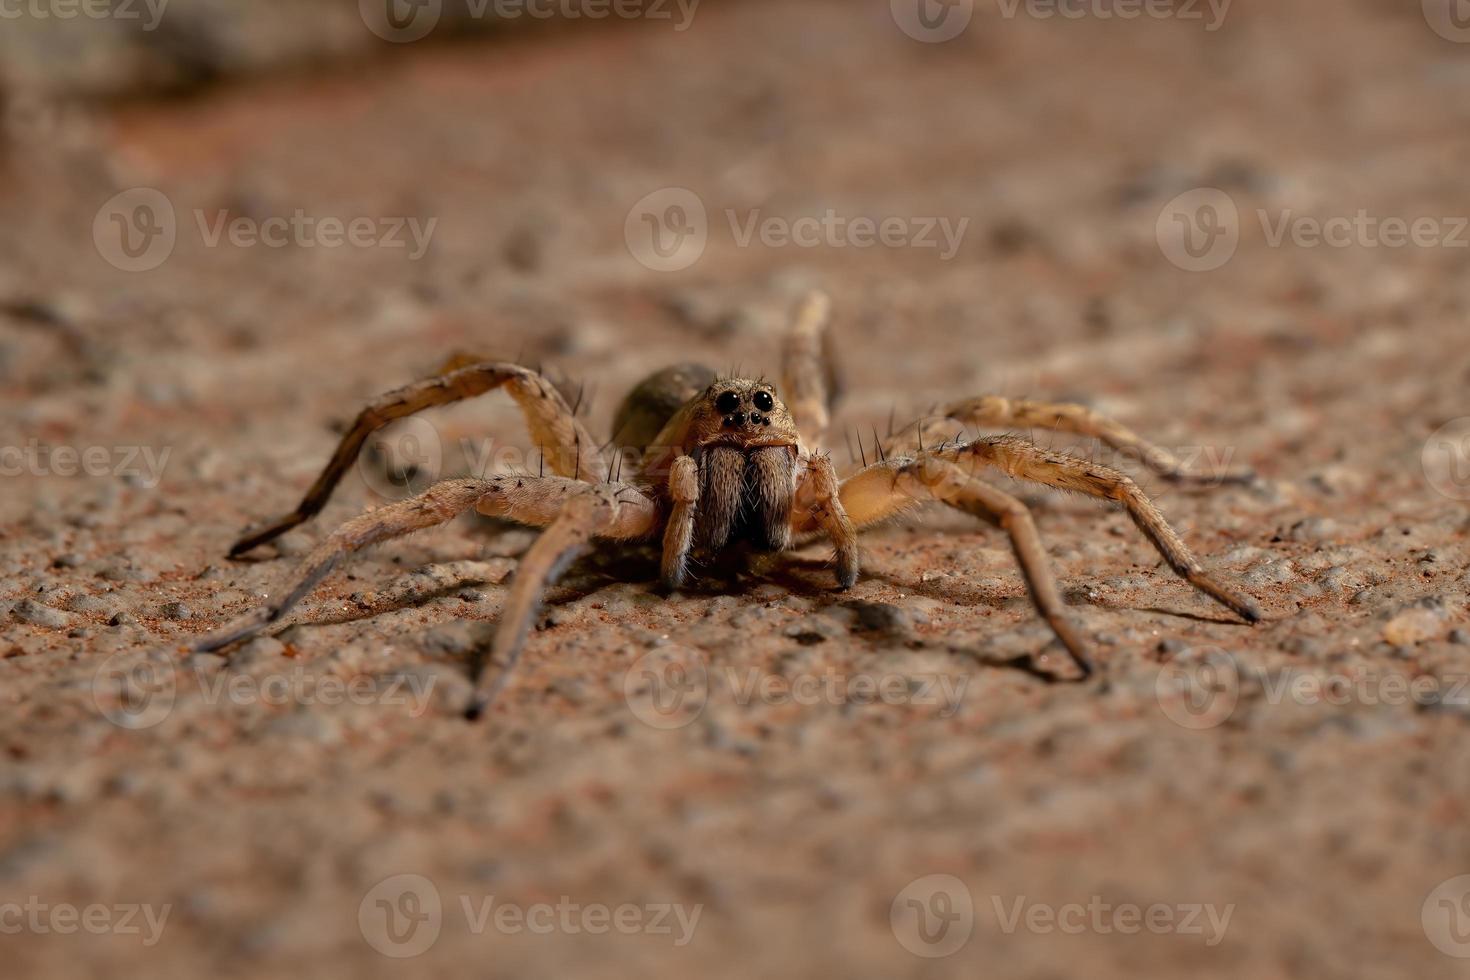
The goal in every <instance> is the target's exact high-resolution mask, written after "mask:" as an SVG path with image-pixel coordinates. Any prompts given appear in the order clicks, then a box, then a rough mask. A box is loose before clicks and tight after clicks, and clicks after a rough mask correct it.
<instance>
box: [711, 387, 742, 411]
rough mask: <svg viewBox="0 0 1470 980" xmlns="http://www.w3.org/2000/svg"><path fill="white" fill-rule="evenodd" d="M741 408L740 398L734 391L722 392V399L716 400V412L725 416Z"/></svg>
mask: <svg viewBox="0 0 1470 980" xmlns="http://www.w3.org/2000/svg"><path fill="white" fill-rule="evenodd" d="M739 407H740V396H739V395H737V394H735V392H733V391H725V392H721V393H720V397H718V398H716V399H715V410H716V411H718V412H720V413H722V414H724V415H729V414H730V413H731V412H733V411H735V410H736V409H737V408H739Z"/></svg>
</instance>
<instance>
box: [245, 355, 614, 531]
mask: <svg viewBox="0 0 1470 980" xmlns="http://www.w3.org/2000/svg"><path fill="white" fill-rule="evenodd" d="M463 360H464V358H463V357H457V358H455V359H453V360H451V361H450V363H449V364H447V365H446V366H445V372H444V373H442V374H440V375H439V376H438V377H434V378H429V379H427V380H424V381H418V382H415V383H413V384H411V385H407V386H405V387H403V388H399V389H397V390H395V391H390V392H388V393H387V394H386V395H381V396H379V397H378V398H375V399H373V401H372V402H371V403H370V404H369V405H368V406H367V407H366V408H364V409H363V410H362V411H361V412H360V413H358V416H357V419H356V421H354V422H353V423H352V427H351V428H350V429H348V430H347V433H346V434H345V435H343V436H342V441H341V442H340V443H338V445H337V451H336V452H335V453H333V454H332V458H331V460H330V461H328V463H327V465H326V468H325V469H323V470H322V472H321V475H320V476H318V477H317V479H316V482H315V483H313V484H312V485H311V489H310V490H308V491H307V492H306V496H305V497H303V498H302V500H301V503H299V504H297V505H296V509H295V510H293V511H292V512H291V513H289V514H287V515H286V516H285V517H282V518H280V519H278V520H276V521H275V522H274V523H272V524H270V525H268V526H266V527H264V528H261V529H260V530H258V531H255V532H253V533H251V534H248V535H246V536H245V537H243V538H241V539H240V540H239V541H237V542H235V544H234V545H233V546H232V547H231V548H230V557H231V558H235V557H238V556H240V555H243V554H245V553H246V552H247V551H250V550H252V549H254V548H256V547H259V546H260V545H262V544H265V543H266V542H267V541H271V540H273V539H275V538H278V537H280V536H281V535H282V534H285V533H286V532H287V531H289V530H291V529H292V528H294V527H296V526H297V525H299V524H303V523H305V522H306V521H308V520H310V519H311V518H313V517H315V516H316V515H317V514H318V513H320V512H321V509H322V508H323V507H325V506H326V503H327V500H328V498H329V497H331V495H332V491H333V490H334V489H335V488H336V486H337V484H338V483H339V482H341V480H342V477H343V476H345V475H346V474H347V471H348V470H349V469H351V468H352V464H353V462H354V461H355V460H356V459H357V455H358V453H360V452H361V451H362V447H363V446H364V445H365V444H366V443H367V440H368V437H369V436H371V435H372V434H373V433H374V432H376V431H377V430H378V429H381V428H382V427H383V426H385V425H387V424H388V423H389V422H393V421H396V420H398V419H402V418H407V417H408V416H410V415H414V414H416V413H418V412H421V411H423V410H424V409H427V408H434V407H437V406H440V405H449V404H452V403H454V402H458V401H463V400H465V399H467V398H475V397H477V396H479V395H483V394H485V393H487V392H490V391H494V390H495V389H496V388H505V389H506V391H507V392H509V394H510V396H511V397H512V398H514V399H515V401H516V404H517V405H519V406H520V408H521V412H522V414H523V415H524V416H525V419H526V426H527V428H528V429H530V432H531V436H532V438H533V439H534V440H535V442H536V444H537V445H539V446H541V447H542V452H543V453H544V454H545V456H546V462H547V464H548V465H549V466H550V467H551V471H552V472H553V473H556V474H558V475H560V476H569V477H573V478H585V479H587V480H590V481H593V482H598V481H600V480H605V479H607V475H608V467H607V460H605V459H603V458H602V456H601V455H600V454H599V453H598V452H597V442H596V440H594V439H593V438H592V436H591V435H590V434H589V433H588V432H587V430H586V429H585V428H584V427H583V425H582V423H581V422H579V421H578V420H577V418H576V416H575V414H574V413H573V411H572V409H571V407H570V406H568V405H567V403H566V399H564V398H562V396H561V393H560V392H559V391H557V390H556V386H555V385H553V384H552V383H551V382H550V381H548V380H546V378H544V377H542V376H541V375H540V374H539V373H537V372H535V371H532V370H531V369H530V368H525V367H522V366H520V365H519V364H509V363H500V362H485V363H480V364H468V365H464V366H460V365H461V364H462V362H463Z"/></svg>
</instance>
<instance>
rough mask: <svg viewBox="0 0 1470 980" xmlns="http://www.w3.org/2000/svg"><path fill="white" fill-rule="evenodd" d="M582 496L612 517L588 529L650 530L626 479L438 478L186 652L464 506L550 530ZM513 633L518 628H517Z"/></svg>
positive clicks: (645, 502)
mask: <svg viewBox="0 0 1470 980" xmlns="http://www.w3.org/2000/svg"><path fill="white" fill-rule="evenodd" d="M588 499H594V500H597V501H603V502H605V503H606V507H607V508H608V509H609V510H610V512H611V514H612V518H611V519H610V520H607V521H603V522H601V523H599V524H597V525H596V528H595V530H596V531H597V532H598V533H599V534H601V535H603V536H605V537H609V538H624V539H632V538H639V537H644V536H646V535H648V534H650V533H651V532H652V531H653V530H654V529H655V528H656V527H657V524H658V507H657V505H656V504H655V503H654V502H653V501H652V500H650V499H649V498H648V497H646V496H644V495H643V493H642V492H641V491H639V490H638V489H637V488H635V487H632V486H628V485H626V484H602V485H598V486H594V485H592V484H588V483H584V482H581V481H577V480H571V479H567V478H565V477H544V478H536V477H516V476H499V477H494V478H492V479H488V480H478V479H463V480H445V481H444V482H442V483H437V484H435V485H434V486H432V487H430V488H429V489H428V490H425V491H424V492H423V493H422V494H420V495H418V496H417V497H414V498H412V499H410V500H402V501H399V502H397V503H393V504H389V505H387V506H386V507H379V508H378V509H377V510H373V511H369V512H368V513H366V514H362V515H360V516H358V517H355V518H353V519H352V520H350V521H348V522H347V523H346V524H343V525H342V526H341V527H340V528H338V529H337V530H336V531H334V532H333V533H332V534H331V535H329V536H328V537H327V538H326V540H324V541H323V542H322V543H321V544H320V545H318V546H317V547H316V549H315V550H314V551H312V553H311V554H310V555H308V556H307V557H306V559H305V560H304V561H303V562H302V564H301V567H300V568H299V569H298V570H297V571H296V573H295V574H294V575H293V576H292V578H291V580H290V582H291V584H290V586H289V587H288V588H287V589H285V590H284V591H283V592H282V593H281V598H280V599H279V600H277V601H276V602H274V603H272V604H270V605H269V606H266V607H265V608H263V609H261V610H259V611H258V612H256V613H253V614H251V615H249V616H247V617H245V618H243V619H241V620H239V621H238V622H235V623H232V624H230V625H229V626H226V627H223V628H222V629H220V630H217V631H215V632H213V633H211V634H209V635H207V636H205V637H203V638H202V639H200V640H199V641H198V642H197V643H195V644H194V646H193V647H192V648H191V650H192V652H194V653H208V652H210V651H213V650H218V649H220V648H222V647H225V646H228V645H230V644H232V643H235V642H236V641H238V640H243V639H245V638H247V637H250V636H253V635H255V634H256V633H259V632H260V631H261V630H263V629H265V628H267V627H269V626H271V625H272V624H274V623H277V622H279V621H280V620H282V619H283V618H285V616H286V614H287V613H289V612H290V611H291V609H293V608H294V607H295V606H296V604H297V603H299V602H300V601H301V600H302V599H304V598H306V596H307V595H309V594H310V593H311V591H312V590H313V589H314V588H316V586H317V585H318V584H319V583H320V582H321V581H322V579H324V578H326V576H327V575H328V574H330V573H331V571H332V570H333V569H334V568H336V567H337V566H338V565H339V564H341V562H342V560H343V559H345V558H346V557H348V556H349V555H351V554H353V553H354V552H357V551H361V550H362V549H363V548H366V547H368V546H370V545H374V544H379V543H381V542H383V541H387V540H389V539H391V538H396V537H402V536H403V535H405V534H410V533H412V532H414V531H422V530H424V529H426V528H430V527H434V526H435V525H438V524H443V523H446V522H447V521H450V520H452V519H453V518H454V517H456V516H457V515H459V514H462V513H464V512H465V511H467V510H469V509H470V508H471V507H477V508H478V509H479V510H480V511H481V512H482V513H485V514H490V515H493V516H498V517H506V518H509V519H510V520H513V521H518V522H520V523H522V524H530V525H536V526H545V525H550V526H551V527H552V528H555V527H556V526H557V524H558V522H559V521H560V520H561V518H562V515H564V514H565V513H567V512H568V510H569V508H570V507H571V505H572V504H573V503H574V502H577V501H582V500H588ZM538 545H539V542H538ZM534 554H536V546H533V547H532V549H531V552H529V553H528V554H527V557H526V559H525V563H523V566H522V567H523V568H526V567H530V568H533V569H534V568H535V566H534V564H530V563H531V558H532V555H534ZM538 575H539V577H540V579H543V580H544V578H545V576H544V575H540V573H533V574H532V575H531V576H530V580H535V579H537V577H538ZM524 578H525V574H524V572H523V573H518V574H517V576H516V586H515V587H513V589H512V604H508V605H507V607H506V608H507V613H506V614H503V618H502V622H501V626H500V628H499V633H498V634H497V636H504V635H506V633H507V623H508V622H509V620H507V619H505V618H504V617H505V616H506V615H508V614H509V611H510V610H511V609H513V608H514V606H513V602H514V600H515V597H516V594H517V593H518V592H521V591H523V590H524V587H523V586H522V585H521V582H522V580H523V579H524ZM520 631H521V633H523V632H524V629H523V627H521V628H520ZM517 635H520V634H517ZM498 647H499V644H498V643H497V648H498Z"/></svg>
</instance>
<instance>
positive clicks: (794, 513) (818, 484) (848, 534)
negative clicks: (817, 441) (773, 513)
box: [791, 453, 859, 589]
mask: <svg viewBox="0 0 1470 980" xmlns="http://www.w3.org/2000/svg"><path fill="white" fill-rule="evenodd" d="M839 490H840V486H839V484H838V481H837V470H836V469H835V468H834V467H833V466H832V457H831V456H830V455H829V454H827V453H814V454H812V455H811V456H809V457H807V460H806V472H805V473H804V474H803V475H802V478H801V483H800V484H799V485H798V486H797V490H796V506H794V507H792V509H791V532H792V534H793V535H807V534H811V533H813V532H816V531H821V532H822V533H824V534H826V535H827V537H829V538H831V539H832V545H833V547H834V548H835V549H836V556H835V557H836V561H837V584H838V586H839V587H841V588H843V589H850V588H852V587H853V586H854V585H856V584H857V578H858V561H859V559H858V543H857V530H856V529H855V528H854V527H853V523H852V521H851V520H850V519H849V518H848V516H847V511H846V510H844V509H843V506H842V500H841V497H840V496H839Z"/></svg>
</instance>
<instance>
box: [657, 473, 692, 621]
mask: <svg viewBox="0 0 1470 980" xmlns="http://www.w3.org/2000/svg"><path fill="white" fill-rule="evenodd" d="M669 498H670V499H671V500H672V501H673V508H672V510H671V511H670V512H669V523H668V526H667V527H665V528H664V553H663V562H662V564H661V566H660V569H659V571H660V578H661V580H662V581H663V586H664V588H665V589H668V590H669V591H670V592H672V591H673V590H675V589H677V588H680V587H681V586H683V584H684V580H685V578H686V577H687V575H688V573H689V549H690V548H692V547H693V546H694V518H695V512H696V509H697V508H698V507H699V464H698V463H696V462H695V461H694V458H693V457H692V456H680V457H679V458H677V459H675V460H674V465H673V468H672V469H671V470H670V472H669Z"/></svg>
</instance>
